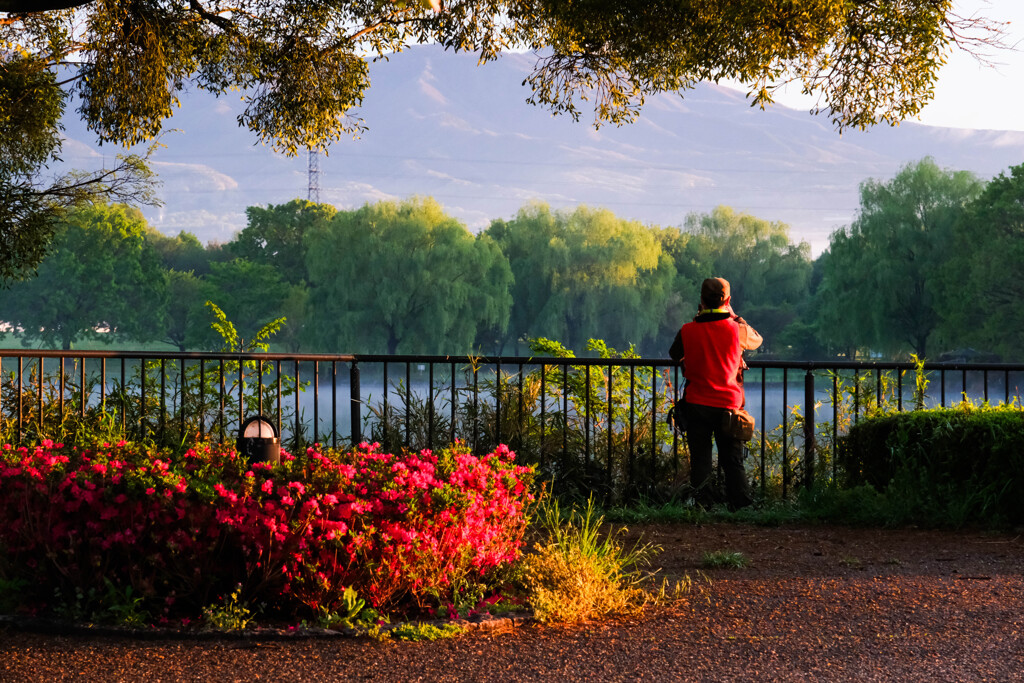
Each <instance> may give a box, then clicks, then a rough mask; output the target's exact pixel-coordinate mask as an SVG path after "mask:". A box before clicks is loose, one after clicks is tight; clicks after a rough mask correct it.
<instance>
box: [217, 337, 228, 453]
mask: <svg viewBox="0 0 1024 683" xmlns="http://www.w3.org/2000/svg"><path fill="white" fill-rule="evenodd" d="M217 381H218V385H217V403H218V404H219V411H220V412H219V413H218V415H217V416H218V417H219V418H220V440H221V441H223V440H224V418H225V415H224V413H225V412H227V411H226V406H225V403H224V394H225V392H226V391H227V384H226V383H225V379H224V358H223V357H221V358H218V359H217Z"/></svg>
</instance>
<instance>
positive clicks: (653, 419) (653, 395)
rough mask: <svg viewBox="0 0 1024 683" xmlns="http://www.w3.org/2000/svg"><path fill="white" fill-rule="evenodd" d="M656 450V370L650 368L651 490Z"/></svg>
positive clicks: (649, 478)
mask: <svg viewBox="0 0 1024 683" xmlns="http://www.w3.org/2000/svg"><path fill="white" fill-rule="evenodd" d="M657 450H658V369H657V368H656V367H654V366H653V365H652V366H651V467H650V472H649V473H648V475H647V481H648V482H649V488H651V489H653V488H654V486H653V484H654V476H655V472H656V471H657V461H656V459H655V458H656V457H657Z"/></svg>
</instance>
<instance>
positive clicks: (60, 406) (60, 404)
mask: <svg viewBox="0 0 1024 683" xmlns="http://www.w3.org/2000/svg"><path fill="white" fill-rule="evenodd" d="M121 365H122V367H124V360H123V359H122V360H121ZM121 374H122V375H123V374H124V373H121ZM123 380H124V378H123V377H122V381H121V385H122V386H124V381H123ZM57 386H58V391H59V392H60V398H58V399H57V415H58V417H59V418H60V423H61V424H64V391H65V388H64V356H61V357H60V379H59V380H57Z"/></svg>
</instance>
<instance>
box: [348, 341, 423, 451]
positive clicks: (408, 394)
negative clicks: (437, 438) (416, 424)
mask: <svg viewBox="0 0 1024 683" xmlns="http://www.w3.org/2000/svg"><path fill="white" fill-rule="evenodd" d="M350 374H351V371H350ZM349 391H351V388H350V389H349ZM411 402H412V362H411V361H405V446H406V448H410V447H411V446H412V444H411V443H409V410H410V405H411ZM352 445H353V446H355V445H356V442H355V441H353V442H352Z"/></svg>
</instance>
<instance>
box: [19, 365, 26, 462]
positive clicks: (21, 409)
mask: <svg viewBox="0 0 1024 683" xmlns="http://www.w3.org/2000/svg"><path fill="white" fill-rule="evenodd" d="M24 373H25V359H24V358H22V357H21V356H18V443H19V444H20V443H21V441H22V438H23V434H22V425H24V424H25V409H24V403H25V398H24V396H23V392H22V388H21V386H22V385H21V382H22V377H23V375H24Z"/></svg>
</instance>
